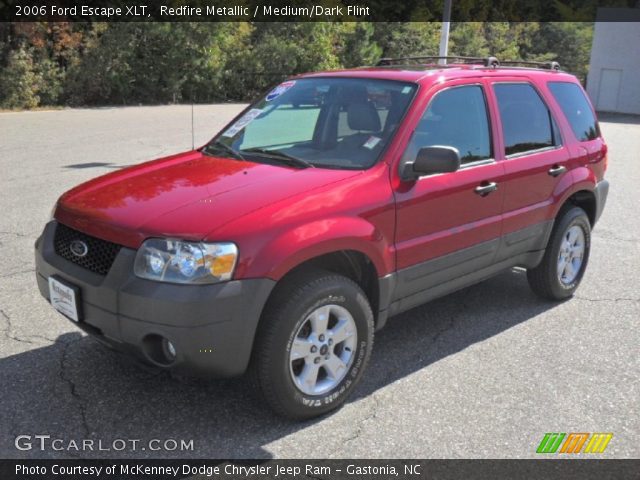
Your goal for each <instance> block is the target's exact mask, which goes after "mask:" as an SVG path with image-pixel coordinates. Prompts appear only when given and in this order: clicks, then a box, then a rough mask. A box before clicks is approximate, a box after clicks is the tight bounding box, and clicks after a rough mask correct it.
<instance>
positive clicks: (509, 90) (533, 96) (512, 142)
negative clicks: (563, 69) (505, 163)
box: [494, 83, 560, 155]
mask: <svg viewBox="0 0 640 480" xmlns="http://www.w3.org/2000/svg"><path fill="white" fill-rule="evenodd" d="M494 91H495V93H496V98H497V100H498V109H499V110H500V118H501V120H502V135H503V137H504V146H505V152H504V153H505V155H513V154H517V153H523V152H529V151H532V150H539V149H541V148H548V147H553V146H556V145H559V144H560V138H559V134H558V129H557V127H556V125H555V122H554V121H553V117H552V116H551V112H550V111H549V109H548V108H547V106H546V105H545V103H544V102H543V101H542V99H541V98H540V95H538V92H536V90H535V89H534V88H533V87H532V86H531V85H529V84H526V83H503V84H496V85H494Z"/></svg>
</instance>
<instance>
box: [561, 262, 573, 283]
mask: <svg viewBox="0 0 640 480" xmlns="http://www.w3.org/2000/svg"><path fill="white" fill-rule="evenodd" d="M573 272H574V270H573V263H572V262H570V261H569V262H567V264H566V265H565V267H564V273H563V274H562V276H563V277H564V278H566V279H567V282H570V281H572V280H573Z"/></svg>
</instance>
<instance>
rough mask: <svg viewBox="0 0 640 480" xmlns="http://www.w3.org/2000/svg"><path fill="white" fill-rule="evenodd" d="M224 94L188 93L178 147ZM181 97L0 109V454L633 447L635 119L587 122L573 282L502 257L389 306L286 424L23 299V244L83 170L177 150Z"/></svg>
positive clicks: (633, 453)
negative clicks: (583, 202) (203, 98)
mask: <svg viewBox="0 0 640 480" xmlns="http://www.w3.org/2000/svg"><path fill="white" fill-rule="evenodd" d="M240 108H241V106H240V105H202V106H196V107H195V127H196V131H195V137H196V144H197V145H198V144H202V143H203V142H204V141H206V140H207V139H208V138H209V137H211V136H212V135H213V133H215V131H216V130H217V129H219V128H220V127H222V126H223V125H224V123H226V121H228V120H230V119H231V118H232V117H233V116H234V115H235V114H236V113H237V112H238V111H239V109H240ZM190 114H191V109H190V107H189V106H166V107H132V108H100V109H86V110H82V109H78V110H71V109H67V110H59V111H50V112H48V111H39V112H25V113H0V132H1V136H2V141H1V142H0V168H1V171H2V176H1V177H0V192H2V193H1V198H2V213H3V214H2V216H1V217H0V250H1V251H2V258H3V262H2V269H1V270H0V317H1V318H0V388H1V389H2V393H1V394H0V425H1V426H2V428H0V457H8V458H29V457H31V458H33V457H39V458H64V457H68V458H71V457H92V456H98V457H114V458H115V457H128V458H144V457H194V458H197V457H201V458H203V457H208V458H216V457H217V458H223V457H227V458H228V457H233V458H243V457H244V458H256V457H260V458H272V457H275V458H298V457H300V458H327V457H328V458H341V457H345V458H353V457H363V458H393V457H400V458H411V457H415V458H425V457H426V458H507V457H535V449H536V447H537V445H538V443H539V442H540V440H541V438H542V436H543V435H544V433H545V432H558V431H559V432H572V431H573V432H612V433H613V434H614V436H613V439H612V440H611V443H610V444H609V447H608V448H607V451H606V453H605V454H604V457H607V458H610V457H618V458H629V457H634V458H638V457H639V456H640V420H639V418H640V416H639V415H638V410H639V408H638V407H639V403H638V398H640V391H639V385H638V383H639V381H638V378H639V374H640V360H639V358H640V356H639V355H638V345H640V328H639V327H640V276H639V275H638V272H639V271H640V218H639V217H638V213H637V210H638V206H639V205H640V190H639V189H638V185H639V184H640V167H639V165H640V118H638V117H635V118H634V117H624V116H610V117H606V118H602V130H603V132H604V135H605V138H606V139H607V141H608V143H609V147H610V162H609V165H610V166H609V171H608V173H607V177H608V179H609V180H610V181H611V192H610V195H609V201H608V204H607V207H606V210H605V212H604V215H603V217H602V219H601V221H600V223H599V224H598V225H597V228H596V230H595V231H594V234H593V245H592V253H591V258H590V260H589V268H588V269H587V272H586V275H585V277H584V280H583V283H582V285H581V287H580V289H579V290H578V292H577V295H576V296H575V297H574V298H573V299H571V300H569V301H566V302H562V303H547V302H544V301H541V300H539V299H537V298H536V297H534V296H533V294H532V293H531V292H530V290H529V288H528V286H527V282H526V278H525V275H524V273H523V272H522V271H519V270H513V271H510V272H505V273H504V274H502V275H500V276H498V277H495V278H493V279H490V280H488V281H486V282H484V283H482V284H479V285H476V286H474V287H470V288H467V289H465V290H463V291H460V292H457V293H455V294H453V295H450V296H448V297H445V298H441V299H439V300H436V301H434V302H431V303H430V304H427V305H425V306H423V307H419V308H416V309H414V310H412V311H410V312H406V313H404V314H402V315H400V316H398V317H395V318H392V319H391V320H390V321H389V323H388V325H387V327H386V328H385V329H384V330H382V331H380V332H378V333H377V334H376V340H375V346H374V352H373V355H372V359H371V363H370V365H369V368H368V371H367V373H366V375H365V378H364V380H363V382H362V384H361V385H360V386H359V388H358V389H357V391H356V392H355V395H354V397H353V398H352V399H351V400H350V401H348V402H347V404H346V405H345V406H344V407H343V408H342V409H341V410H340V411H338V412H336V413H334V414H332V415H329V416H326V417H324V418H321V419H318V420H314V421H309V422H303V423H292V422H286V421H283V420H281V419H279V418H275V417H273V416H272V414H271V412H270V411H269V410H268V409H267V408H266V407H265V406H264V405H262V404H261V403H260V402H259V401H257V400H254V399H253V398H252V396H251V395H250V392H249V388H248V386H247V382H245V381H244V380H242V379H237V380H224V381H209V382H207V381H203V380H195V379H190V378H184V377H173V376H171V375H169V374H167V373H164V372H158V371H155V370H152V369H148V368H144V367H141V366H139V365H136V364H133V363H131V362H130V361H128V360H127V359H126V358H123V357H121V356H119V355H116V354H114V353H112V352H111V351H109V350H107V349H106V348H104V347H103V346H101V345H100V344H98V343H97V342H96V341H94V340H92V339H91V338H89V337H87V336H86V335H84V334H82V333H80V332H79V331H78V330H77V329H76V328H75V327H74V326H73V325H72V324H71V322H70V321H68V320H66V319H65V318H63V317H62V316H60V315H59V314H57V313H55V312H54V311H53V309H52V308H51V307H50V306H49V305H48V304H47V303H46V302H45V301H44V300H43V299H42V298H41V297H40V295H39V293H38V291H37V287H36V284H35V279H34V273H33V253H32V250H33V243H34V241H35V239H36V237H37V236H38V235H39V233H40V232H41V230H42V228H43V226H44V224H45V222H46V221H47V218H48V215H49V212H50V210H51V207H52V205H53V204H54V202H55V200H56V198H57V197H58V196H59V195H60V194H61V193H63V192H64V191H65V190H67V189H69V188H70V187H72V186H74V185H76V184H78V183H79V182H81V181H83V180H87V179H89V178H92V177H95V176H97V175H100V174H103V173H107V172H109V171H112V170H113V169H114V168H120V167H122V166H124V165H130V164H135V163H139V162H141V161H143V160H146V159H152V158H156V157H158V156H162V155H167V154H169V153H173V152H178V151H182V150H187V149H189V148H190V146H191V116H190ZM40 434H46V435H51V437H52V438H61V439H64V441H65V443H66V442H69V441H70V440H75V441H82V439H91V440H94V441H96V442H97V441H98V440H101V441H102V442H103V444H104V445H106V446H109V445H111V442H112V441H113V440H114V439H140V440H141V441H142V442H146V441H148V440H150V439H161V440H164V439H178V440H180V439H183V440H187V441H188V440H191V439H193V441H194V449H193V451H183V452H179V451H173V452H155V451H149V450H148V449H147V450H132V449H129V448H128V449H126V450H125V451H122V452H118V451H113V450H112V451H93V452H91V451H88V452H77V451H73V450H70V451H62V452H59V451H53V450H51V449H45V450H44V451H41V450H40V449H39V448H38V445H37V443H36V442H34V447H35V448H33V449H32V450H28V451H21V450H17V449H16V448H15V446H14V439H15V437H16V436H17V435H40Z"/></svg>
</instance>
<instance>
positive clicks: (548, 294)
mask: <svg viewBox="0 0 640 480" xmlns="http://www.w3.org/2000/svg"><path fill="white" fill-rule="evenodd" d="M590 250H591V224H590V223H589V218H588V217H587V214H586V213H585V211H584V210H582V209H581V208H580V207H571V208H569V209H563V210H561V212H560V214H559V216H558V218H557V220H556V223H555V225H554V226H553V230H552V232H551V238H550V239H549V244H548V245H547V249H546V251H545V253H544V257H543V258H542V261H541V262H540V264H539V265H538V266H537V267H535V268H530V269H529V270H527V279H528V280H529V285H530V286H531V289H532V290H533V291H534V292H535V293H536V294H537V295H538V296H540V297H542V298H545V299H547V300H564V299H565V298H568V297H570V296H572V295H573V293H574V292H575V291H576V289H577V288H578V285H580V281H581V280H582V276H583V275H584V272H585V269H586V268H587V262H588V260H589V252H590Z"/></svg>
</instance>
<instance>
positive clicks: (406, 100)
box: [205, 78, 417, 169]
mask: <svg viewBox="0 0 640 480" xmlns="http://www.w3.org/2000/svg"><path fill="white" fill-rule="evenodd" d="M416 89H417V85H415V84H412V83H405V82H396V81H387V80H378V79H364V78H304V79H297V80H290V81H287V82H284V83H281V84H280V85H278V86H277V87H275V88H274V89H273V90H271V91H270V92H269V93H268V94H267V95H266V96H265V97H264V98H263V99H262V100H260V101H259V102H257V103H256V104H254V105H252V106H251V107H250V108H249V109H247V110H246V111H245V113H244V114H243V115H242V116H241V117H240V118H239V119H237V120H236V121H235V122H233V123H232V124H231V125H228V126H227V127H226V129H225V130H223V131H222V133H221V134H220V135H218V136H217V137H216V138H215V139H214V141H212V142H211V143H210V144H209V145H208V146H207V147H205V153H207V152H208V151H211V150H213V151H214V153H215V154H219V155H223V154H225V152H226V153H227V154H228V155H234V154H235V156H240V157H242V158H246V159H249V160H252V161H258V162H266V163H283V162H288V163H290V164H297V165H301V166H304V165H305V164H306V166H314V167H321V168H345V169H365V168H369V167H370V166H372V165H373V164H374V163H375V162H376V161H377V160H378V158H379V157H380V155H381V153H382V152H383V150H384V148H385V147H386V146H387V145H388V144H389V142H390V141H391V140H392V139H393V135H394V133H395V131H396V129H397V127H398V125H399V124H400V121H401V120H402V118H403V116H404V113H405V112H406V110H407V108H408V106H409V104H410V103H411V101H412V99H413V97H414V94H415V91H416Z"/></svg>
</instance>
